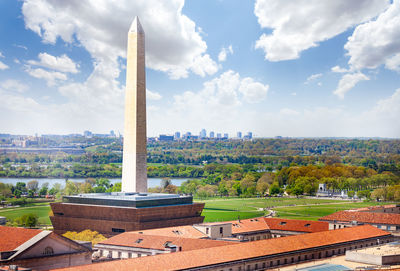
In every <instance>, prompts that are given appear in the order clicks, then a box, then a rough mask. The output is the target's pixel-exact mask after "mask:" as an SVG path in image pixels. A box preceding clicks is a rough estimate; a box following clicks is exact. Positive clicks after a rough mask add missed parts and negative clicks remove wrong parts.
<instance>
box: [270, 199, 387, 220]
mask: <svg viewBox="0 0 400 271" xmlns="http://www.w3.org/2000/svg"><path fill="white" fill-rule="evenodd" d="M379 204H383V203H377V202H346V203H345V204H343V203H342V204H319V205H313V206H293V207H292V206H290V207H277V208H274V211H276V213H277V216H278V217H281V218H290V219H305V220H318V218H320V217H322V216H326V215H329V214H332V213H334V212H338V211H342V210H347V209H354V208H361V207H366V206H371V205H379Z"/></svg>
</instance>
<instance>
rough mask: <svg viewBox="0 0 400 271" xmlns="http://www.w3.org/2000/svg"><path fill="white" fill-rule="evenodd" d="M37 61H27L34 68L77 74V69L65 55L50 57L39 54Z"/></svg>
mask: <svg viewBox="0 0 400 271" xmlns="http://www.w3.org/2000/svg"><path fill="white" fill-rule="evenodd" d="M38 58H39V61H36V60H28V63H29V64H31V65H35V66H41V67H45V68H49V69H52V70H57V71H60V72H69V73H77V72H78V67H79V65H77V64H76V63H75V62H74V61H73V60H72V59H70V58H69V57H68V56H67V55H65V54H64V55H62V56H59V57H57V56H52V55H50V54H48V53H40V54H39V55H38Z"/></svg>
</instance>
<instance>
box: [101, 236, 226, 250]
mask: <svg viewBox="0 0 400 271" xmlns="http://www.w3.org/2000/svg"><path fill="white" fill-rule="evenodd" d="M167 242H170V243H171V245H175V246H177V247H181V248H182V251H188V250H193V249H201V248H209V247H216V246H226V245H231V244H232V242H225V241H215V240H207V239H194V238H182V237H175V236H174V237H171V236H157V235H147V234H138V233H135V232H125V233H121V234H118V235H116V236H114V237H111V238H109V239H107V240H105V241H102V242H100V243H99V244H100V245H116V246H125V247H139V248H150V249H159V250H165V249H166V246H165V244H166V243H167Z"/></svg>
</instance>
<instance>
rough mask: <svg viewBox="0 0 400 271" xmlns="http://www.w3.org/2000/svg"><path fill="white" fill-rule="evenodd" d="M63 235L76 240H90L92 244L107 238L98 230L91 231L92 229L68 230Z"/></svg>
mask: <svg viewBox="0 0 400 271" xmlns="http://www.w3.org/2000/svg"><path fill="white" fill-rule="evenodd" d="M63 236H64V237H67V238H68V239H71V240H76V241H89V242H92V245H95V244H97V243H98V242H101V241H104V240H106V239H107V238H105V237H104V236H103V235H101V234H99V233H98V232H97V231H91V230H84V231H81V232H79V233H78V232H76V231H67V232H66V233H64V234H63Z"/></svg>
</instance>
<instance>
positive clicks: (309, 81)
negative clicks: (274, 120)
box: [304, 73, 322, 85]
mask: <svg viewBox="0 0 400 271" xmlns="http://www.w3.org/2000/svg"><path fill="white" fill-rule="evenodd" d="M320 77H322V73H316V74H312V75H310V76H309V77H308V78H307V80H306V81H305V82H304V84H306V85H307V84H309V83H311V82H313V81H315V80H317V79H318V78H320Z"/></svg>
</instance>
